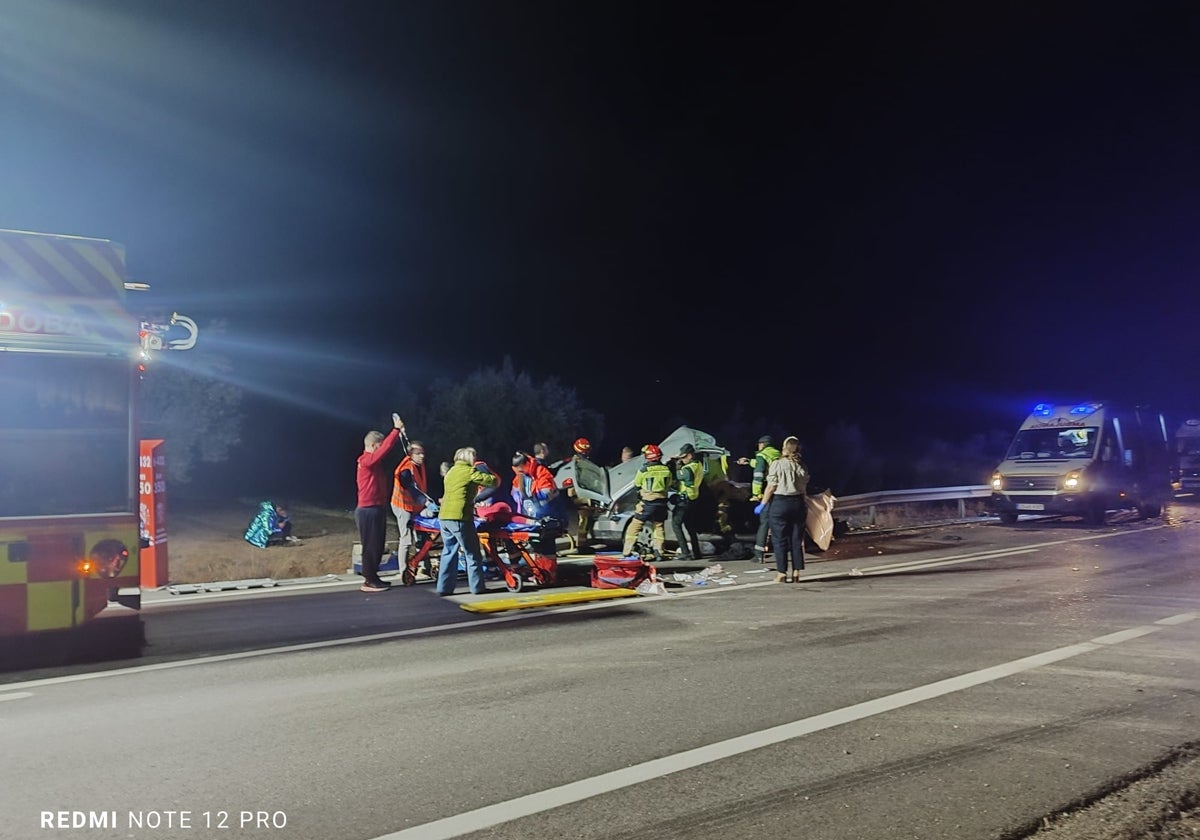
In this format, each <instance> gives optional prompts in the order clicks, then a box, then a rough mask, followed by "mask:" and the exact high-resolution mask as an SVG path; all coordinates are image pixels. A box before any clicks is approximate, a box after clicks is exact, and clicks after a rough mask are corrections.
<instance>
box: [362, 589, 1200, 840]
mask: <svg viewBox="0 0 1200 840" xmlns="http://www.w3.org/2000/svg"><path fill="white" fill-rule="evenodd" d="M1198 617H1200V613H1195V612H1191V613H1182V614H1180V615H1174V616H1169V617H1167V618H1163V619H1159V620H1158V621H1156V622H1155V623H1154V625H1146V626H1142V627H1132V628H1129V629H1128V630H1123V631H1120V632H1117V633H1110V634H1108V635H1105V636H1099V637H1097V638H1095V639H1092V640H1090V641H1087V642H1080V643H1078V644H1074V645H1067V646H1066V647H1061V648H1056V649H1054V650H1048V651H1046V652H1044V653H1038V654H1034V655H1033V656H1026V657H1024V658H1022V659H1014V660H1013V661H1011V662H1005V663H1003V664H1000V665H993V666H992V667H990V668H983V669H981V670H978V671H972V672H971V673H969V674H962V675H960V676H957V677H950V678H949V679H945V680H939V681H938V682H934V683H930V684H929V685H923V686H918V687H916V688H910V689H908V690H906V691H900V692H897V693H895V694H890V695H888V696H886V697H880V698H878V699H875V700H868V701H866V702H863V703H856V704H855V705H853V706H847V707H846V708H844V709H835V710H834V711H831V712H825V713H824V714H820V715H814V716H813V717H809V718H804V719H803V720H797V721H794V722H792V723H785V724H782V725H781V726H774V727H771V728H770V729H764V730H761V731H759V732H751V733H748V734H746V735H740V736H738V737H736V738H729V739H727V740H725V741H718V742H717V743H715V744H708V745H707V746H703V747H697V748H696V749H691V750H687V751H685V752H681V753H676V754H675V755H668V756H663V757H662V758H656V759H654V760H652V761H646V762H643V763H641V764H635V765H634V766H632V767H624V768H622V769H620V770H614V771H612V772H611V773H602V774H601V775H599V776H593V777H592V778H590V779H580V780H579V781H576V782H570V783H568V784H565V785H559V786H558V787H554V788H549V789H548V790H543V791H539V792H538V793H531V794H528V795H526V796H520V797H517V798H516V799H511V800H509V801H507V802H497V803H496V804H495V805H488V806H486V807H483V808H477V809H475V810H474V811H467V812H466V813H463V814H456V815H454V816H452V817H446V818H444V819H440V820H434V821H433V822H429V823H425V824H424V825H418V826H414V827H412V828H406V829H403V830H402V831H396V832H393V833H391V834H384V835H380V836H379V837H377V838H375V840H447V838H452V837H460V836H462V835H464V834H470V833H471V832H473V831H482V830H485V829H488V828H492V827H494V826H497V825H500V824H501V823H506V822H511V821H512V820H515V819H520V818H522V817H527V816H530V815H531V814H537V813H541V812H543V811H548V810H550V809H552V808H558V807H561V806H563V805H570V804H572V803H575V802H580V801H582V800H584V799H590V798H592V797H593V796H599V795H601V794H604V793H611V792H612V791H614V790H620V789H621V788H625V787H629V786H631V785H636V784H639V783H640V782H647V781H650V780H652V779H657V778H661V777H663V776H667V775H670V774H672V773H678V772H680V771H682V770H690V769H692V768H694V767H699V766H700V765H703V764H709V763H711V762H714V761H720V760H721V759H725V758H730V757H732V756H735V755H740V754H741V753H746V752H750V751H751V750H757V749H761V748H763V747H769V746H771V745H773V744H778V743H780V742H782V741H787V740H790V739H792V738H798V737H800V736H802V735H809V734H811V733H813V732H820V731H821V730H824V729H831V728H833V727H835V726H841V725H842V724H845V723H851V722H853V721H856V720H862V719H863V718H867V717H872V716H874V715H878V714H883V713H884V712H890V711H894V710H896V709H899V708H902V707H904V706H911V705H913V704H915V703H921V702H923V701H925V700H931V699H933V698H935V697H941V696H942V695H945V694H951V693H953V692H955V691H962V690H964V689H967V688H973V687H975V686H978V685H983V684H984V683H988V682H992V681H994V680H998V679H1002V678H1004V677H1011V676H1013V675H1015V674H1020V673H1022V672H1024V671H1030V670H1032V669H1034V668H1041V667H1042V666H1044V665H1051V664H1054V663H1055V662H1061V661H1063V660H1065V659H1071V658H1073V657H1076V656H1079V655H1081V654H1084V653H1090V652H1092V651H1095V650H1100V649H1101V648H1103V647H1105V646H1108V645H1114V644H1119V643H1121V642H1125V641H1129V640H1130V639H1135V638H1140V637H1141V636H1145V635H1147V634H1148V633H1155V632H1157V631H1159V630H1161V629H1162V628H1163V627H1165V626H1169V625H1176V624H1183V623H1185V622H1187V621H1194V620H1195V619H1196V618H1198Z"/></svg>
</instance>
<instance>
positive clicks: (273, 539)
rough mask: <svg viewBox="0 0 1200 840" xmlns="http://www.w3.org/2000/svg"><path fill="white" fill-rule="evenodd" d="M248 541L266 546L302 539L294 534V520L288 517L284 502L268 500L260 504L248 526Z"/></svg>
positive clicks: (295, 541)
mask: <svg viewBox="0 0 1200 840" xmlns="http://www.w3.org/2000/svg"><path fill="white" fill-rule="evenodd" d="M246 542H248V543H250V544H251V545H256V546H258V547H259V548H266V547H267V546H269V545H287V544H289V543H298V542H300V541H299V540H298V539H296V538H295V537H293V536H292V522H291V519H290V518H289V517H288V512H287V508H286V507H285V506H284V505H282V504H276V503H275V502H272V501H266V502H263V503H262V504H260V505H259V506H258V513H256V514H255V515H254V518H253V519H252V520H250V525H249V527H247V528H246Z"/></svg>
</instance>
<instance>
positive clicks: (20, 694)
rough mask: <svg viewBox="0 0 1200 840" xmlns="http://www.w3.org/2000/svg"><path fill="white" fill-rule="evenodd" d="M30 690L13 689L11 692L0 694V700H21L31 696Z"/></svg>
mask: <svg viewBox="0 0 1200 840" xmlns="http://www.w3.org/2000/svg"><path fill="white" fill-rule="evenodd" d="M32 696H33V692H32V691H14V692H12V693H11V694H8V693H6V694H0V702H2V701H4V700H22V699H24V698H26V697H32Z"/></svg>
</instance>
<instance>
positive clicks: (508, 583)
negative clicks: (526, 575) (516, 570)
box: [504, 575, 525, 592]
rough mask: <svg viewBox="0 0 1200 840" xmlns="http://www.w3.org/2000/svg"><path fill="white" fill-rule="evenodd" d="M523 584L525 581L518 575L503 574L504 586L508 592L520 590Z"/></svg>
mask: <svg viewBox="0 0 1200 840" xmlns="http://www.w3.org/2000/svg"><path fill="white" fill-rule="evenodd" d="M524 585H525V581H523V580H521V576H520V575H505V577H504V586H505V588H507V589H508V591H509V592H520V591H521V587H522V586H524Z"/></svg>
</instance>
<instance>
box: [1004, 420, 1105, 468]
mask: <svg viewBox="0 0 1200 840" xmlns="http://www.w3.org/2000/svg"><path fill="white" fill-rule="evenodd" d="M1099 438H1100V429H1099V428H1098V427H1096V426H1080V427H1072V428H1070V429H1022V430H1021V431H1019V432H1017V437H1016V439H1015V440H1014V441H1013V443H1012V446H1010V447H1009V448H1008V455H1006V456H1005V457H1006V458H1008V459H1009V460H1013V461H1033V460H1045V459H1050V458H1055V459H1059V460H1061V459H1064V458H1084V459H1091V458H1092V456H1093V455H1095V453H1096V441H1097V440H1099Z"/></svg>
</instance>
